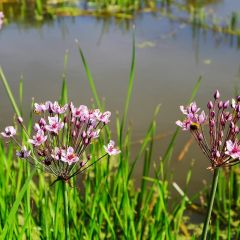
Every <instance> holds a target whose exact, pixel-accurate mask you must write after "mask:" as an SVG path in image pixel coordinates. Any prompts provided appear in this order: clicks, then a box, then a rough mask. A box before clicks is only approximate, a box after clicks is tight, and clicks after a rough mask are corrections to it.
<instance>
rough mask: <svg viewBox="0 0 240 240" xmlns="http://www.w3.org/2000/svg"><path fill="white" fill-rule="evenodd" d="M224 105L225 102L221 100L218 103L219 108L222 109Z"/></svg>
mask: <svg viewBox="0 0 240 240" xmlns="http://www.w3.org/2000/svg"><path fill="white" fill-rule="evenodd" d="M222 107H223V102H222V101H220V102H219V103H218V108H219V109H221V108H222Z"/></svg>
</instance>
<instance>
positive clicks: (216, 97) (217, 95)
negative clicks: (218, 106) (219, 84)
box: [214, 90, 220, 100]
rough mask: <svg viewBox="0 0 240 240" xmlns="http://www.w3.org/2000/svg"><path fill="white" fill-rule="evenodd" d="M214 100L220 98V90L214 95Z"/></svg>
mask: <svg viewBox="0 0 240 240" xmlns="http://www.w3.org/2000/svg"><path fill="white" fill-rule="evenodd" d="M214 98H215V100H217V99H219V98H220V93H219V91H218V90H217V91H216V92H215V93H214Z"/></svg>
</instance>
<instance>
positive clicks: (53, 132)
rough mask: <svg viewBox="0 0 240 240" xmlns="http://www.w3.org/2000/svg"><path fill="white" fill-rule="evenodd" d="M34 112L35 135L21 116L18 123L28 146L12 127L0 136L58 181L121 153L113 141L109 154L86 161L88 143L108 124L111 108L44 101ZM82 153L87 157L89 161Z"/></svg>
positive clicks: (108, 150) (20, 156) (109, 146)
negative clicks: (27, 145) (20, 141)
mask: <svg viewBox="0 0 240 240" xmlns="http://www.w3.org/2000/svg"><path fill="white" fill-rule="evenodd" d="M34 112H35V113H36V114H37V116H38V119H37V121H36V122H35V123H34V125H33V134H32V136H30V135H29V134H28V131H27V130H26V127H25V126H24V124H23V119H22V118H21V117H19V118H18V123H19V124H20V126H21V127H22V128H23V130H24V131H25V134H26V135H27V137H28V143H29V149H27V147H26V146H22V145H21V144H20V143H19V142H18V140H17V138H16V129H15V128H14V127H13V126H8V127H6V128H5V130H4V131H3V132H2V133H1V135H2V136H3V137H4V138H8V139H12V140H14V142H15V143H16V144H17V146H18V148H19V149H18V150H17V153H16V154H17V156H18V157H19V158H22V159H27V160H28V161H29V162H30V163H32V164H36V163H37V164H38V165H40V166H42V167H43V168H44V169H45V170H46V171H48V172H50V173H52V174H53V175H55V176H56V178H57V179H58V180H64V181H68V180H69V179H70V178H71V177H73V176H75V175H77V174H78V173H80V172H82V171H83V170H85V169H86V168H87V167H88V166H90V165H92V164H93V163H95V162H97V161H98V160H100V159H102V158H103V157H105V156H107V155H116V154H119V153H120V150H118V149H117V148H116V147H115V143H114V141H112V140H111V141H110V143H109V144H108V145H107V146H104V149H105V151H106V154H104V155H103V156H101V157H100V158H98V159H94V162H93V163H91V164H89V165H88V164H86V161H88V160H90V159H91V156H90V155H89V153H88V152H87V150H89V148H88V146H89V145H90V144H91V143H93V141H95V140H96V139H97V138H98V137H99V134H100V132H101V130H102V129H103V128H104V126H106V125H107V124H108V123H109V121H110V116H111V113H110V112H109V111H106V112H103V113H102V112H101V111H100V110H99V109H88V107H87V106H84V105H80V106H79V107H75V106H74V105H73V104H72V103H70V104H65V105H64V106H60V105H59V103H58V102H50V101H47V102H46V103H43V104H38V103H35V104H34ZM83 155H85V156H87V158H86V159H87V160H86V161H84V160H83ZM84 166H85V168H83V167H84Z"/></svg>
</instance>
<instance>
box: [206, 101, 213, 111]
mask: <svg viewBox="0 0 240 240" xmlns="http://www.w3.org/2000/svg"><path fill="white" fill-rule="evenodd" d="M207 107H208V109H212V108H213V103H212V101H209V102H208V104H207Z"/></svg>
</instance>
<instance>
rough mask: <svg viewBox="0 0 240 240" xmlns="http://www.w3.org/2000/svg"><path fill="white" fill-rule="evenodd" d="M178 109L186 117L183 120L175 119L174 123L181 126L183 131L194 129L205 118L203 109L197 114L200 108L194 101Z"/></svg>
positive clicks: (203, 121) (204, 120)
mask: <svg viewBox="0 0 240 240" xmlns="http://www.w3.org/2000/svg"><path fill="white" fill-rule="evenodd" d="M180 110H181V111H182V113H183V114H184V115H186V118H185V119H184V120H183V121H180V120H178V121H176V124H177V125H178V126H179V127H181V128H182V130H183V131H188V130H195V129H197V128H199V126H200V125H202V124H203V123H205V122H206V120H207V117H206V114H205V112H204V111H202V112H201V114H197V112H198V111H199V110H200V108H198V107H197V105H196V103H195V102H193V103H191V104H190V105H189V106H188V107H186V108H185V107H183V106H180Z"/></svg>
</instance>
